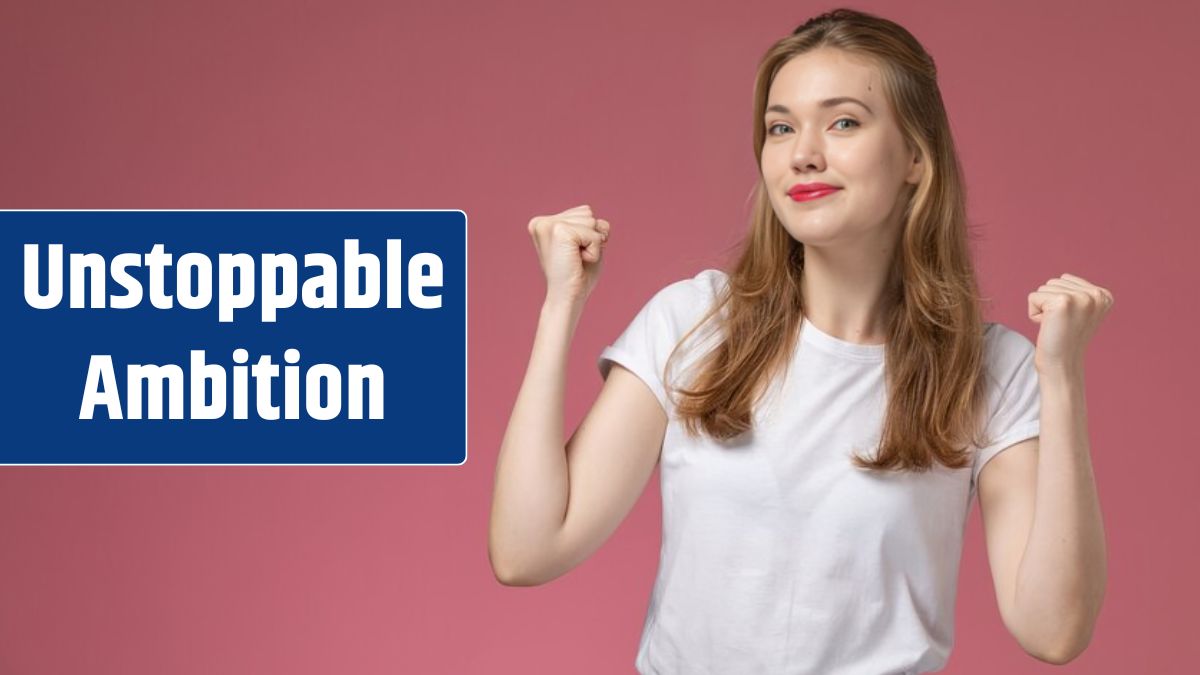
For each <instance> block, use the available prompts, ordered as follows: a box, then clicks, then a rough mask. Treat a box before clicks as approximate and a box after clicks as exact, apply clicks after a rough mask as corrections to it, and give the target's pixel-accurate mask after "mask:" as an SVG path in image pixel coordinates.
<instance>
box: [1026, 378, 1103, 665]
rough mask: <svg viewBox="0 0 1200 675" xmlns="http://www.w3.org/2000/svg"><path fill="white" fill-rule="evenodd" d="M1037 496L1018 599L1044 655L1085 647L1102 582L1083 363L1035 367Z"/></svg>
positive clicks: (1100, 533) (1060, 654)
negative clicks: (1038, 410) (1039, 369)
mask: <svg viewBox="0 0 1200 675" xmlns="http://www.w3.org/2000/svg"><path fill="white" fill-rule="evenodd" d="M1039 382H1040V383H1041V384H1040V387H1041V434H1040V440H1039V453H1038V475H1037V498H1036V506H1035V509H1034V517H1033V524H1032V527H1031V530H1030V533H1029V541H1028V543H1027V544H1026V547H1025V554H1024V556H1023V557H1022V559H1021V564H1020V567H1019V568H1018V572H1017V584H1016V591H1015V599H1014V602H1015V605H1016V608H1017V610H1018V612H1019V613H1020V615H1021V617H1022V625H1024V626H1025V627H1026V628H1027V633H1028V634H1029V635H1031V636H1038V638H1037V639H1038V640H1039V641H1041V642H1042V643H1043V644H1044V645H1045V651H1046V652H1047V654H1049V655H1050V656H1052V657H1054V658H1058V659H1070V658H1073V657H1074V656H1075V655H1076V654H1078V653H1079V652H1080V651H1082V650H1083V649H1084V647H1086V645H1087V643H1088V641H1089V640H1090V638H1091V633H1092V629H1093V628H1094V626H1095V622H1096V618H1097V616H1098V615H1099V612H1100V606H1101V604H1102V602H1103V599H1104V589H1105V584H1106V581H1107V574H1108V573H1107V565H1106V553H1105V540H1104V524H1103V520H1102V519H1101V513H1100V500H1099V497H1098V495H1097V491H1096V481H1095V476H1094V474H1093V471H1092V462H1091V448H1090V444H1089V441H1088V430H1087V408H1086V402H1085V400H1084V382H1083V371H1082V369H1079V370H1076V371H1069V372H1068V371H1055V372H1051V373H1039Z"/></svg>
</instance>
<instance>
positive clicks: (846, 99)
mask: <svg viewBox="0 0 1200 675" xmlns="http://www.w3.org/2000/svg"><path fill="white" fill-rule="evenodd" d="M842 103H857V104H858V105H861V106H862V107H863V109H865V110H866V111H867V113H869V114H871V115H874V114H875V112H874V111H872V110H871V107H870V106H868V105H867V104H866V103H863V102H862V101H860V100H858V99H856V98H853V97H850V96H836V97H834V98H827V99H825V100H824V101H821V102H820V104H819V105H820V106H821V107H822V108H832V107H834V106H835V105H841V104H842ZM767 112H781V113H783V114H785V115H790V114H792V111H791V110H788V107H787V106H785V105H781V104H779V103H776V104H775V105H773V106H771V107H769V108H767Z"/></svg>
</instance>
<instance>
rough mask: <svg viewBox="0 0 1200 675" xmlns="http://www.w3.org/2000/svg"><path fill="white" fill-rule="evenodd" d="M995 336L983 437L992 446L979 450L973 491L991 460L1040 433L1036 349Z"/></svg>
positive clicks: (1012, 336)
mask: <svg viewBox="0 0 1200 675" xmlns="http://www.w3.org/2000/svg"><path fill="white" fill-rule="evenodd" d="M995 329H996V330H999V331H1000V333H999V334H998V335H996V336H994V337H995V338H996V340H995V344H994V345H992V346H993V348H994V351H993V353H992V356H991V359H992V364H990V370H989V373H990V374H989V376H990V377H991V378H992V381H991V382H990V383H989V384H990V386H991V387H992V389H991V392H992V393H991V398H992V401H993V402H992V404H991V410H992V413H991V416H990V418H989V419H988V423H987V426H986V428H985V436H986V437H987V439H988V440H990V441H991V444H990V445H988V446H986V447H983V448H979V449H978V450H977V451H976V454H975V461H974V465H973V466H972V467H971V489H972V490H974V489H975V486H976V482H977V481H978V480H979V472H980V471H982V470H983V467H984V465H986V464H987V463H988V462H989V461H991V459H992V458H993V457H995V456H996V455H998V454H1000V453H1001V452H1003V451H1004V450H1006V449H1008V448H1010V447H1012V446H1013V445H1015V444H1017V443H1019V442H1021V441H1024V440H1026V439H1030V438H1035V437H1037V436H1038V435H1039V434H1040V433H1041V417H1040V415H1041V392H1040V390H1039V389H1038V373H1037V368H1036V366H1035V365H1034V355H1035V353H1036V347H1035V346H1034V344H1033V343H1032V342H1030V341H1029V338H1027V337H1025V336H1024V335H1022V334H1020V333H1018V332H1016V331H1013V330H1009V329H1006V328H1004V327H1003V326H999V325H997V326H995Z"/></svg>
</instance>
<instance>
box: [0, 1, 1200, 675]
mask: <svg viewBox="0 0 1200 675" xmlns="http://www.w3.org/2000/svg"><path fill="white" fill-rule="evenodd" d="M567 4H568V3H562V2H551V1H545V2H530V3H516V4H509V3H495V2H483V1H480V0H472V1H471V2H458V3H440V4H434V3H423V4H420V5H418V4H416V3H395V2H364V1H360V0H352V1H349V2H303V3H300V2H269V3H268V2H229V1H227V0H221V1H219V2H211V1H210V2H189V3H182V2H170V3H164V2H130V1H113V2H101V3H96V2H82V1H74V2H62V1H59V0H50V1H46V0H40V1H38V2H33V1H32V0H23V1H20V2H6V3H4V4H3V5H2V6H0V86H2V87H3V96H2V97H0V116H2V117H0V119H2V122H3V124H2V125H0V207H5V208H461V209H463V210H465V211H466V212H467V214H468V215H469V218H470V251H471V253H470V265H471V270H470V304H471V310H470V359H469V363H470V376H469V380H470V395H469V403H470V413H471V414H470V422H471V423H470V445H469V448H470V456H469V460H468V462H467V463H466V464H465V465H464V466H460V467H447V468H439V467H396V468H348V467H333V468H318V467H290V468H289V467H284V468H237V467H218V468H169V467H130V468H119V467H79V468H52V467H9V468H2V469H0V673H5V674H8V673H19V674H25V673H38V674H40V673H85V672H86V673H106V674H107V673H122V674H134V673H184V674H190V673H223V674H224V673H329V672H338V673H397V672H413V673H541V672H546V673H566V672H570V673H622V672H632V671H633V665H632V664H633V658H634V655H635V650H636V648H637V643H638V637H639V635H640V631H641V628H642V620H643V618H644V615H645V610H646V603H647V599H648V595H649V592H650V586H651V582H652V580H653V575H654V572H655V569H656V568H655V566H656V563H657V554H658V544H659V515H660V511H659V493H658V482H657V481H658V477H657V473H656V474H655V476H654V478H652V480H651V484H650V487H649V488H648V489H647V491H646V493H645V494H644V495H643V497H642V500H641V501H640V502H639V503H638V505H637V506H636V508H635V510H634V511H633V513H632V514H631V515H630V516H629V518H628V519H627V520H626V521H625V522H624V523H623V525H622V526H621V528H620V529H619V530H618V531H617V532H616V534H615V535H614V536H613V537H612V539H610V540H609V541H608V543H606V544H605V546H604V547H602V548H601V550H600V551H599V552H598V553H596V554H595V555H594V556H593V557H592V558H591V559H589V560H588V561H586V562H585V563H584V564H583V565H581V566H580V567H579V568H577V569H576V570H574V571H573V572H571V573H570V574H568V575H566V576H564V577H562V578H560V579H559V580H557V581H555V582H553V583H551V584H549V585H546V586H543V587H538V588H530V589H526V588H507V587H504V586H501V585H499V584H498V583H497V582H496V581H495V580H494V578H493V577H492V574H491V571H490V568H489V566H488V561H487V552H486V538H487V536H486V535H487V520H488V509H489V504H490V499H491V490H492V480H493V470H494V468H495V458H496V454H497V451H498V447H499V443H500V438H501V434H502V432H503V430H504V428H505V425H506V424H507V421H508V415H509V412H510V410H511V406H512V403H513V401H514V398H515V396H516V393H517V390H518V387H519V385H520V383H521V378H522V377H523V375H524V370H525V366H526V363H527V358H528V356H529V350H530V347H531V345H532V338H533V331H534V328H535V325H536V320H537V316H538V309H539V307H540V304H541V299H542V293H543V292H544V280H543V278H542V276H541V271H540V269H539V268H538V266H537V260H536V256H535V254H534V251H533V248H532V245H531V244H530V242H529V239H528V235H527V233H526V231H525V226H526V223H527V222H528V220H529V218H530V217H532V216H534V215H538V214H546V213H552V212H556V211H559V210H562V209H565V208H568V207H571V206H574V205H577V204H580V203H584V202H586V203H589V204H591V205H592V206H593V207H594V208H595V209H596V210H597V212H598V214H601V215H602V217H605V218H607V219H608V220H610V221H611V222H612V226H613V240H612V243H611V245H610V246H609V248H608V253H607V258H606V263H605V270H604V273H603V275H602V278H601V281H600V285H599V286H598V288H597V291H596V292H595V294H594V295H593V296H592V299H591V302H590V306H589V308H588V310H587V312H586V313H585V315H584V317H583V319H582V322H581V324H580V326H579V330H578V333H577V335H576V339H575V342H574V344H573V347H572V354H571V361H570V371H569V374H568V380H569V393H568V400H567V406H566V407H567V420H566V421H567V425H568V426H567V429H568V431H569V430H573V429H574V427H575V425H576V424H577V423H578V421H579V420H580V419H581V418H582V415H583V414H584V412H585V411H586V410H587V408H588V407H589V406H590V404H591V402H592V400H593V399H594V396H595V394H596V393H597V392H598V390H599V387H600V384H601V381H600V377H599V375H598V373H597V372H596V368H595V359H596V356H597V355H598V354H599V352H600V350H601V349H602V348H603V346H604V345H606V344H607V343H608V342H609V341H611V340H612V339H613V338H614V337H615V336H616V335H617V334H618V333H619V332H620V331H621V330H622V329H623V328H624V327H625V325H626V324H627V323H628V321H629V320H630V319H632V317H633V314H634V313H635V312H636V311H637V310H638V309H639V308H640V307H641V305H642V304H643V303H644V302H645V301H646V300H647V299H648V298H649V297H650V296H651V295H652V294H653V292H654V291H656V290H657V289H659V288H661V287H663V286H665V285H666V284H667V283H670V282H671V281H674V280H677V279H681V278H684V277H689V276H692V275H693V274H695V273H696V272H697V271H699V270H700V269H703V268H705V267H710V266H715V265H719V264H721V263H722V262H723V260H724V259H723V257H722V256H723V253H724V251H725V250H726V248H727V247H729V246H732V245H733V244H734V243H735V242H736V241H737V238H738V237H739V235H740V233H741V232H742V231H743V230H744V228H745V223H746V207H745V199H746V196H747V193H748V191H749V189H750V186H751V184H752V180H753V178H754V176H755V167H754V163H753V155H752V154H751V148H750V127H749V125H750V123H751V119H750V117H751V115H750V113H751V108H750V105H751V98H750V95H751V83H752V78H753V74H754V68H755V65H756V63H757V61H758V58H759V57H760V56H761V54H762V52H763V51H764V50H765V49H766V47H767V46H768V45H769V44H770V43H771V42H772V41H773V40H774V39H776V38H777V37H779V36H782V35H783V34H785V33H787V32H789V31H790V30H791V29H792V28H793V27H794V26H795V25H797V24H798V23H800V22H801V21H803V20H804V19H805V18H807V17H808V16H811V15H813V14H815V13H817V12H819V11H822V10H825V9H829V8H831V7H832V6H834V5H826V4H805V3H783V2H773V3H761V4H757V5H754V6H751V7H748V8H747V7H738V6H736V4H735V3H729V2H703V3H695V2H688V3H685V2H671V3H662V4H656V5H654V6H652V7H645V6H641V4H640V3H634V2H622V3H611V2H610V3H603V7H601V3H591V4H586V5H585V4H582V3H575V4H574V5H573V6H566V5H567ZM1067 4H1068V3H1061V4H1056V3H1046V2H1036V3H1035V2H1030V1H1023V2H1006V3H982V2H975V3H950V2H920V3H918V2H908V3H882V2H866V3H859V4H857V5H855V6H856V7H858V8H861V9H865V10H868V11H875V12H878V13H881V14H883V15H884V16H888V17H890V18H893V19H895V20H897V21H899V22H900V23H902V24H904V25H905V26H907V27H908V28H909V29H910V30H911V31H912V32H913V33H914V34H915V35H916V36H917V37H918V38H919V39H920V40H922V41H923V42H924V43H925V45H926V46H927V48H928V49H929V50H930V51H931V52H932V53H933V55H934V57H935V59H937V62H938V64H939V67H940V73H941V76H940V77H941V82H942V89H943V93H944V96H945V99H946V103H947V106H948V109H949V111H950V115H951V119H952V122H953V127H954V131H955V134H956V139H957V142H958V145H959V148H960V149H961V153H962V160H963V162H964V165H965V169H966V172H967V176H968V183H969V186H970V190H971V191H970V212H971V217H972V221H973V222H974V223H976V224H977V225H978V227H979V230H978V231H979V232H980V235H981V237H980V240H979V242H978V247H977V248H978V258H977V260H978V270H979V273H980V275H981V279H982V282H983V285H984V290H985V293H986V294H987V295H989V296H990V297H991V298H992V300H993V302H992V304H991V305H990V306H989V307H988V318H989V320H998V321H1002V322H1004V323H1006V324H1007V325H1009V326H1012V327H1014V328H1015V329H1017V330H1019V331H1021V332H1023V333H1024V334H1025V335H1027V336H1029V337H1030V338H1031V339H1034V338H1036V335H1037V332H1036V329H1037V326H1036V325H1035V324H1033V323H1032V322H1030V321H1029V320H1028V319H1027V318H1026V315H1025V311H1026V304H1025V303H1026V295H1027V294H1028V293H1029V292H1031V291H1033V290H1035V289H1036V288H1037V286H1039V285H1040V284H1042V283H1044V282H1045V281H1046V280H1048V279H1050V278H1052V277H1055V276H1058V275H1060V274H1062V273H1064V272H1070V273H1073V274H1076V275H1079V276H1082V277H1084V278H1085V279H1088V280H1090V281H1092V282H1094V283H1097V284H1099V285H1101V286H1104V287H1106V288H1108V289H1110V290H1111V291H1112V292H1113V293H1114V295H1115V297H1116V299H1117V302H1116V305H1115V307H1114V309H1113V312H1112V314H1110V316H1109V318H1108V319H1107V320H1106V322H1105V324H1104V326H1103V328H1102V330H1101V331H1100V333H1099V334H1098V335H1097V337H1096V338H1095V340H1094V341H1093V343H1092V345H1091V347H1090V350H1089V353H1088V371H1087V382H1088V388H1089V389H1088V409H1089V417H1090V420H1091V441H1092V453H1093V457H1094V464H1095V469H1096V474H1097V478H1098V481H1099V484H1100V493H1101V498H1102V501H1103V505H1104V515H1105V521H1106V525H1107V532H1108V543H1109V551H1110V580H1109V591H1108V597H1107V602H1106V604H1105V608H1104V613H1103V615H1102V617H1101V620H1100V624H1099V626H1098V628H1097V631H1096V634H1095V637H1094V640H1093V642H1092V645H1091V647H1090V648H1089V649H1088V651H1087V652H1086V653H1085V654H1084V655H1083V656H1082V657H1080V658H1079V659H1078V660H1076V661H1075V662H1073V663H1071V664H1070V665H1068V666H1067V667H1066V668H1064V669H1062V670H1061V671H1056V672H1079V673H1149V672H1153V673H1184V672H1194V669H1195V665H1194V664H1195V662H1197V660H1200V641H1198V640H1196V639H1195V637H1194V636H1193V635H1192V633H1193V632H1194V631H1193V629H1194V628H1195V627H1196V626H1197V622H1196V620H1195V610H1194V608H1195V604H1196V601H1197V600H1198V599H1200V593H1198V592H1197V591H1198V590H1200V583H1198V582H1197V576H1196V573H1195V571H1196V569H1197V568H1198V566H1200V548H1198V543H1197V538H1196V532H1197V525H1196V516H1197V515H1198V513H1197V511H1198V509H1197V507H1196V488H1195V482H1196V478H1197V477H1198V476H1200V460H1198V459H1197V454H1196V451H1195V442H1194V434H1191V433H1187V432H1185V431H1184V427H1183V425H1182V424H1180V423H1179V421H1181V420H1185V419H1188V418H1190V417H1191V415H1194V414H1195V413H1194V410H1195V408H1196V404H1197V403H1198V402H1200V401H1198V397H1197V395H1196V388H1195V384H1194V383H1195V381H1196V376H1197V375H1198V373H1197V372H1196V370H1197V369H1196V361H1197V359H1196V357H1195V335H1196V333H1197V329H1198V328H1200V321H1198V320H1197V318H1196V314H1195V310H1196V307H1197V303H1196V300H1195V295H1194V292H1193V289H1194V287H1195V284H1194V282H1193V278H1194V274H1195V271H1196V270H1195V265H1194V264H1192V261H1193V259H1194V256H1195V249H1196V247H1197V244H1198V243H1200V237H1198V236H1197V234H1196V228H1197V222H1196V218H1195V216H1194V211H1193V208H1192V204H1193V199H1194V198H1195V196H1196V194H1197V187H1196V179H1197V169H1196V161H1197V157H1200V143H1198V140H1197V133H1196V124H1197V120H1198V119H1200V106H1198V104H1197V103H1198V102H1197V95H1196V89H1195V86H1194V82H1195V65H1196V64H1197V63H1200V50H1198V49H1197V48H1196V46H1195V45H1196V41H1195V34H1194V32H1193V31H1194V26H1195V25H1197V21H1198V20H1200V12H1198V10H1197V9H1196V5H1195V4H1194V3H1186V2H1178V3H1168V2H1139V3H1115V2H1105V3H1087V4H1078V3H1069V4H1070V6H1071V7H1072V8H1075V7H1078V8H1081V9H1082V8H1086V10H1085V11H1082V12H1080V11H1075V10H1074V9H1068V7H1067ZM9 328H10V329H12V328H15V327H9ZM7 358H20V356H19V355H16V354H9V355H7ZM8 386H17V385H16V383H8ZM7 422H8V423H9V424H13V423H19V420H12V419H8V420H7ZM981 534H982V532H981V529H980V526H979V519H978V510H977V507H976V510H975V511H973V513H972V517H971V522H970V526H969V530H968V536H967V539H966V542H965V548H964V552H963V562H962V575H961V578H960V587H959V588H960V590H959V600H958V614H957V624H956V625H957V641H956V645H955V651H954V653H953V655H952V657H951V660H950V665H949V667H948V669H947V671H946V672H952V673H985V674H986V673H1014V672H1031V673H1032V672H1043V671H1046V672H1049V671H1050V670H1051V668H1052V667H1051V666H1047V665H1044V664H1041V663H1039V662H1036V661H1034V660H1033V659H1031V658H1030V657H1028V656H1026V655H1025V654H1024V653H1023V652H1022V651H1021V650H1020V648H1019V647H1018V646H1017V644H1016V643H1015V642H1014V641H1013V639H1012V638H1011V637H1010V636H1009V635H1008V634H1007V633H1006V632H1005V630H1004V627H1003V625H1002V624H1001V622H1000V618H999V614H998V612H997V609H996V603H995V599H994V597H993V595H992V587H991V580H990V576H989V572H988V568H987V562H986V558H985V555H984V548H983V540H982V537H981Z"/></svg>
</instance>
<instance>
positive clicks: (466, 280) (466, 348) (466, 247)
mask: <svg viewBox="0 0 1200 675" xmlns="http://www.w3.org/2000/svg"><path fill="white" fill-rule="evenodd" d="M164 211H165V212H179V211H200V212H205V213H254V212H258V213H263V212H267V213H281V212H301V213H318V212H326V213H327V212H347V211H351V212H354V211H359V212H379V213H461V214H462V217H463V460H462V461H461V462H458V463H457V464H448V463H440V464H429V463H424V464H420V463H387V464H369V463H352V464H345V463H304V464H293V463H278V462H277V463H271V464H249V463H237V464H226V463H218V462H209V463H203V464H186V463H183V462H170V463H165V464H151V463H145V462H136V463H135V462H129V463H118V464H86V463H74V462H72V463H58V464H47V463H36V464H28V463H8V462H0V466H50V467H65V466H125V467H131V466H462V465H464V464H466V463H467V459H468V458H469V457H470V455H471V452H470V447H469V443H468V440H469V439H470V437H471V435H470V429H469V425H470V415H469V411H468V409H467V408H468V406H469V405H470V395H469V392H468V391H467V387H468V383H469V381H470V378H469V377H468V374H469V371H470V361H471V359H470V353H471V348H470V344H469V336H470V334H471V333H470V330H469V326H468V325H467V324H468V321H469V320H470V313H469V312H468V311H467V306H468V302H467V296H468V295H469V293H470V273H469V271H470V267H471V266H470V264H468V256H469V253H470V248H471V237H470V236H469V232H470V227H468V225H467V222H468V219H467V212H466V211H463V210H462V209H0V213H100V212H107V213H154V212H164Z"/></svg>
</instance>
